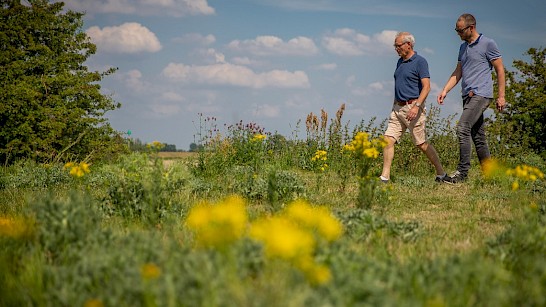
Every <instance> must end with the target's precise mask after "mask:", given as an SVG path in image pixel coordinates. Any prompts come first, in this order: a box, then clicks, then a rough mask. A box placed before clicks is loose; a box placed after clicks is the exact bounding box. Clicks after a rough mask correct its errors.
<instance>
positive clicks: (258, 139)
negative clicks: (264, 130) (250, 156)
mask: <svg viewBox="0 0 546 307" xmlns="http://www.w3.org/2000/svg"><path fill="white" fill-rule="evenodd" d="M266 137H267V136H266V135H265V134H260V133H257V134H255V135H254V136H253V137H252V139H251V140H250V141H252V142H261V141H263V140H265V138H266Z"/></svg>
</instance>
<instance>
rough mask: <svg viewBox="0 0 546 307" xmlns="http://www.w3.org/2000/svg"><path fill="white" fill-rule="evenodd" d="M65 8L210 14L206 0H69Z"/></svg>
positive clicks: (179, 14)
mask: <svg viewBox="0 0 546 307" xmlns="http://www.w3.org/2000/svg"><path fill="white" fill-rule="evenodd" d="M66 8H68V9H71V10H73V11H83V12H86V13H88V14H94V13H115V14H137V15H170V16H175V17H182V16H187V15H211V14H214V13H215V11H214V8H212V7H210V6H209V4H208V2H207V0H93V1H90V0H70V1H66Z"/></svg>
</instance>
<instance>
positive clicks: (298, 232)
mask: <svg viewBox="0 0 546 307" xmlns="http://www.w3.org/2000/svg"><path fill="white" fill-rule="evenodd" d="M186 225H187V226H188V228H189V229H191V230H193V231H194V232H195V240H196V243H197V245H198V246H200V247H209V248H220V249H225V248H227V247H228V246H229V245H230V244H233V243H235V242H236V241H238V240H239V239H241V238H242V237H243V236H245V235H248V237H249V238H251V239H253V240H255V241H257V242H259V243H261V244H263V246H264V252H265V256H266V257H267V258H272V259H281V260H283V261H287V262H288V263H290V264H291V265H293V266H294V267H295V268H296V269H298V270H300V271H301V272H303V273H304V275H305V276H306V278H307V279H308V281H309V282H310V283H312V284H324V283H326V282H328V281H329V280H330V279H331V272H330V269H329V268H328V267H327V266H325V265H322V264H319V263H317V262H316V261H315V259H314V256H315V253H316V247H317V245H318V243H319V242H326V243H329V242H332V241H334V240H336V239H338V238H339V237H340V236H341V235H342V233H343V227H342V224H341V222H339V221H338V220H337V219H336V218H335V217H334V216H332V214H331V213H330V211H329V210H328V209H327V208H325V207H313V206H311V205H310V204H309V203H308V202H306V201H304V200H296V201H293V202H292V203H290V204H289V205H288V206H287V207H286V208H285V210H284V211H282V212H279V213H278V214H277V215H275V216H272V217H263V218H259V219H257V220H256V221H254V222H252V223H251V224H248V217H247V213H246V210H245V205H244V201H243V200H242V199H241V198H240V197H238V196H231V197H228V198H227V199H225V200H223V201H221V202H219V203H216V204H209V203H203V204H199V205H197V206H196V207H194V208H193V209H192V210H191V211H190V213H189V215H188V218H187V220H186ZM247 226H248V233H247V232H246V230H247Z"/></svg>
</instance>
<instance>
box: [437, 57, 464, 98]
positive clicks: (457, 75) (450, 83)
mask: <svg viewBox="0 0 546 307" xmlns="http://www.w3.org/2000/svg"><path fill="white" fill-rule="evenodd" d="M462 74H463V71H462V68H461V62H457V66H456V67H455V70H454V71H453V73H451V76H450V77H449V79H448V80H447V82H446V85H444V88H443V89H442V92H441V93H440V94H438V99H437V100H438V103H439V104H443V103H444V99H445V98H446V96H447V93H449V91H451V89H452V88H453V87H455V85H457V83H459V80H461V76H462Z"/></svg>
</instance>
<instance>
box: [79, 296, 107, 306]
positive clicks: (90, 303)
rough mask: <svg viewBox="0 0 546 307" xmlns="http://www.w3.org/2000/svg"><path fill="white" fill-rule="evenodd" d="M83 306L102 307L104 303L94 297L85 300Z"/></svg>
mask: <svg viewBox="0 0 546 307" xmlns="http://www.w3.org/2000/svg"><path fill="white" fill-rule="evenodd" d="M83 306H84V307H104V303H103V302H102V301H101V300H99V299H96V298H93V299H90V300H87V301H86V302H85V303H84V304H83Z"/></svg>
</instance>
